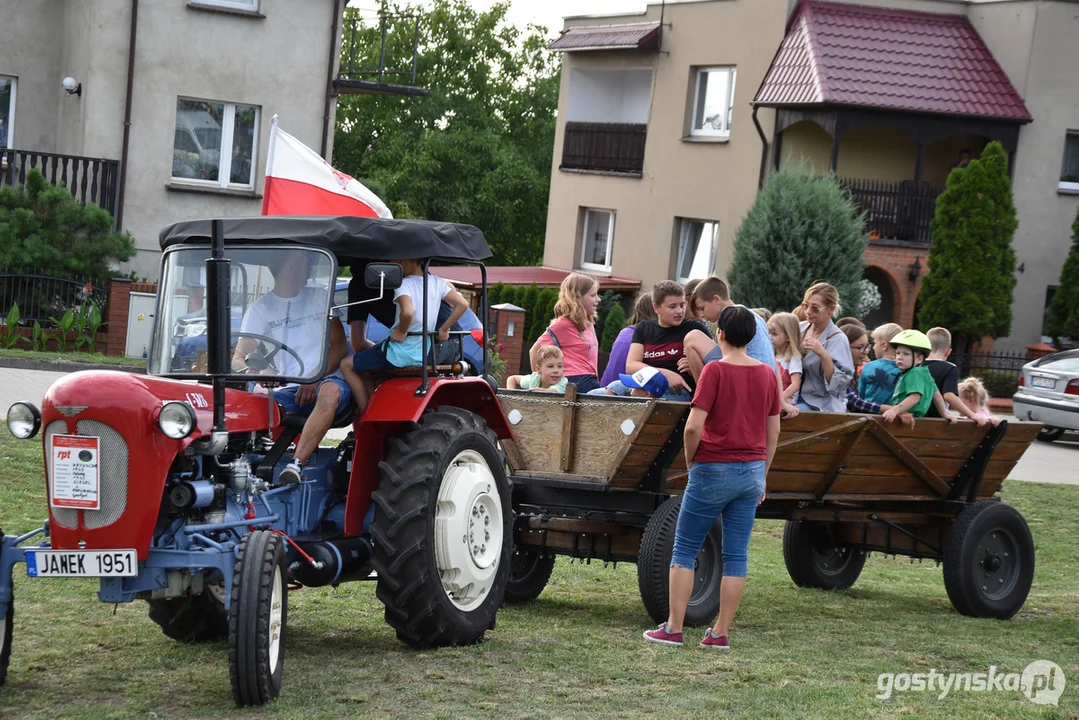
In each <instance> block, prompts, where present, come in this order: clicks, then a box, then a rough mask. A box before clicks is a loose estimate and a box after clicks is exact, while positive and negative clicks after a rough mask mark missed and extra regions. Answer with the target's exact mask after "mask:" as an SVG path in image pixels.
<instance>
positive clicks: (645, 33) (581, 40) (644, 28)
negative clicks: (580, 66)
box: [547, 22, 659, 52]
mask: <svg viewBox="0 0 1079 720" xmlns="http://www.w3.org/2000/svg"><path fill="white" fill-rule="evenodd" d="M658 47H659V23H658V22H653V23H634V24H631V25H605V26H591V27H575V28H570V29H569V30H565V31H563V33H562V35H561V36H559V37H558V38H557V39H556V40H555V41H554V42H552V43H551V44H550V45H548V46H547V49H548V50H563V51H566V52H569V51H574V50H654V49H657V48H658Z"/></svg>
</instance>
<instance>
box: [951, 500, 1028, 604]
mask: <svg viewBox="0 0 1079 720" xmlns="http://www.w3.org/2000/svg"><path fill="white" fill-rule="evenodd" d="M1033 580H1034V538H1033V537H1032V536H1031V534H1030V528H1029V527H1028V526H1027V521H1026V520H1024V519H1023V516H1022V515H1021V514H1020V513H1019V511H1018V510H1016V509H1015V508H1013V507H1012V506H1011V505H1005V504H1004V503H1000V502H979V503H974V504H973V505H968V506H967V507H966V508H965V509H964V510H963V512H961V513H959V517H957V518H956V519H955V522H954V523H953V524H952V527H951V529H950V530H949V531H948V539H947V542H946V543H945V546H944V587H945V589H946V590H947V591H948V599H950V600H951V601H952V605H954V606H955V609H956V610H958V611H959V612H960V613H961V614H963V615H969V616H971V617H990V618H997V619H998V620H1007V619H1009V618H1011V617H1012V616H1013V615H1015V614H1016V613H1017V612H1019V609H1020V608H1021V607H1023V603H1025V602H1026V599H1027V594H1028V593H1030V585H1031V582H1032V581H1033Z"/></svg>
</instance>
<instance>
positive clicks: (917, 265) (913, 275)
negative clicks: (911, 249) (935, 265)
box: [907, 256, 922, 283]
mask: <svg viewBox="0 0 1079 720" xmlns="http://www.w3.org/2000/svg"><path fill="white" fill-rule="evenodd" d="M920 260H921V258H920V257H917V256H916V257H915V258H914V262H912V263H911V264H910V274H909V275H907V277H908V278H909V279H910V281H911V282H912V283H915V282H918V276H919V275H921V274H922V263H921V262H919V261H920Z"/></svg>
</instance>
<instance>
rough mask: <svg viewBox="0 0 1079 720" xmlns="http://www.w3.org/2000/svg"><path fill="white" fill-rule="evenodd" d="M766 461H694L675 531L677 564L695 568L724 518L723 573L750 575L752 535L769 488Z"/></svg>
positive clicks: (675, 559) (725, 574)
mask: <svg viewBox="0 0 1079 720" xmlns="http://www.w3.org/2000/svg"><path fill="white" fill-rule="evenodd" d="M764 465H765V463H764V460H751V461H748V462H729V463H694V464H693V467H692V468H690V471H689V483H688V484H687V485H686V491H685V494H683V495H682V509H681V510H680V511H679V513H678V525H677V526H676V527H675V530H674V550H673V551H672V552H671V567H675V566H676V565H677V566H678V567H681V568H687V569H690V570H692V569H694V566H695V564H696V559H697V553H699V552H700V551H701V546H702V545H704V539H705V538H706V537H707V536H708V533H709V531H710V530H711V529H712V526H713V525H714V524H715V522H716V519H717V518H719V517H720V516H722V517H723V577H745V576H746V561H747V559H748V557H749V535H750V533H751V532H752V531H753V520H754V518H755V517H756V515H757V501H758V500H760V497H761V493H763V492H764Z"/></svg>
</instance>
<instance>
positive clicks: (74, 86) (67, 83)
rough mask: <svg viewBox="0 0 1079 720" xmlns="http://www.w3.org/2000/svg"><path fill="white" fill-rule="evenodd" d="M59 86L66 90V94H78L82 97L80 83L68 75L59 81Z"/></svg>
mask: <svg viewBox="0 0 1079 720" xmlns="http://www.w3.org/2000/svg"><path fill="white" fill-rule="evenodd" d="M60 87H62V88H63V89H64V90H67V94H68V95H78V96H79V97H82V83H81V82H79V81H78V80H76V79H75V78H73V77H71V76H70V75H69V76H68V77H66V78H64V79H63V81H62V82H61V83H60Z"/></svg>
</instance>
